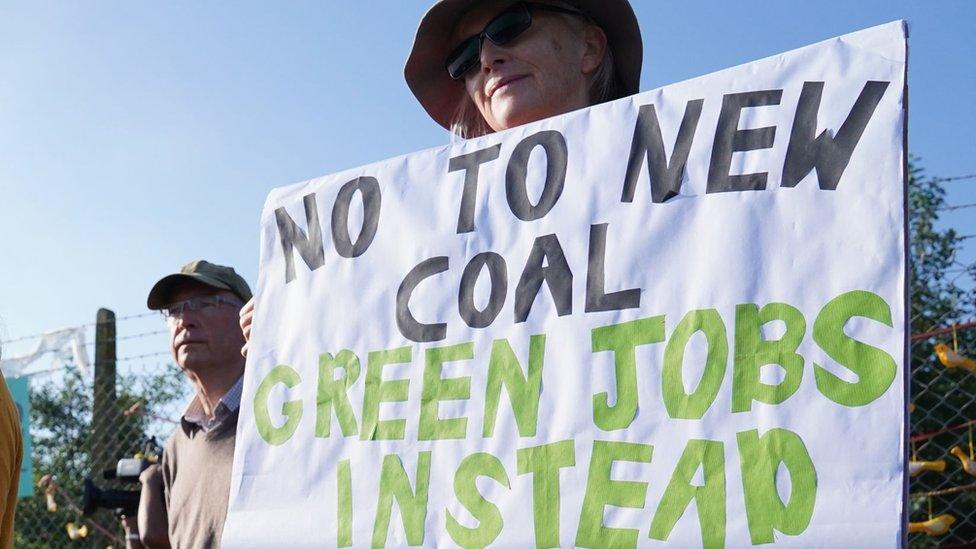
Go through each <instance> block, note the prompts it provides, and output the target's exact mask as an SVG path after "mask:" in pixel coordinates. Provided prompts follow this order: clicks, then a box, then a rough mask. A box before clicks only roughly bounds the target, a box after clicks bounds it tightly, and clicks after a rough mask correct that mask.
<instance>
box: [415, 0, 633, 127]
mask: <svg viewBox="0 0 976 549" xmlns="http://www.w3.org/2000/svg"><path fill="white" fill-rule="evenodd" d="M476 2H477V0H441V1H439V2H437V3H436V4H435V5H434V6H433V7H431V8H430V10H428V11H427V13H426V14H425V15H424V17H423V19H421V20H420V26H419V27H418V28H417V34H416V36H415V37H414V42H413V48H412V49H411V50H410V56H409V57H408V58H407V63H406V65H405V66H404V68H403V76H404V78H405V79H406V81H407V86H408V87H409V88H410V91H411V92H413V94H414V96H415V97H416V98H417V100H418V101H420V104H421V105H422V106H423V107H424V110H426V111H427V114H429V115H430V117H431V118H433V119H434V121H435V122H437V123H438V124H440V125H441V126H443V127H444V128H446V129H448V130H449V129H450V126H451V122H452V120H451V119H452V118H453V117H454V115H455V112H456V110H457V107H458V105H460V104H461V100H462V99H463V98H464V96H465V93H466V92H465V89H464V82H463V81H460V80H453V79H452V78H451V77H450V76H449V75H448V74H447V69H446V68H444V61H445V59H447V56H448V54H449V53H450V52H451V50H453V49H454V47H455V46H457V44H454V43H453V42H452V38H453V36H452V34H453V32H454V25H455V23H457V21H458V19H459V18H460V17H461V15H463V14H464V12H466V11H467V10H468V9H469V8H470V7H471V6H472V5H473V4H475V3H476ZM569 3H570V4H573V5H575V6H576V7H578V8H579V9H581V10H582V11H583V12H585V13H586V14H587V15H589V16H590V17H591V18H592V19H593V20H594V21H595V22H596V24H597V25H599V26H600V27H601V28H602V29H603V32H604V33H606V35H607V42H608V45H609V47H610V51H612V52H613V58H614V69H615V72H616V75H617V81H618V84H619V87H620V89H619V90H618V91H619V93H618V94H617V95H618V97H625V96H628V95H633V94H635V93H637V92H638V90H639V89H640V73H641V63H642V62H643V58H644V45H643V42H642V40H641V34H640V25H638V23H637V16H636V15H634V10H633V8H631V6H630V2H628V1H627V0H569ZM615 99H616V98H615Z"/></svg>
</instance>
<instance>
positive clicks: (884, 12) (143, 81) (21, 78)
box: [0, 0, 976, 356]
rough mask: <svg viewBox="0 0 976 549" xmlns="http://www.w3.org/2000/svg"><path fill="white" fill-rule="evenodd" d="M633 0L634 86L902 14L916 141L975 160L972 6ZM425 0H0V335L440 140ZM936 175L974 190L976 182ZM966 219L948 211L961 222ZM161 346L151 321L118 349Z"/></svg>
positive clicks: (9, 348) (247, 241)
mask: <svg viewBox="0 0 976 549" xmlns="http://www.w3.org/2000/svg"><path fill="white" fill-rule="evenodd" d="M632 3H633V5H634V7H635V9H636V12H637V14H638V18H639V20H640V24H641V29H642V32H643V35H644V44H645V48H644V52H645V53H644V68H643V77H642V81H641V89H642V90H649V89H652V88H656V87H659V86H663V85H667V84H669V83H672V82H677V81H680V80H684V79H688V78H693V77H695V76H700V75H703V74H707V73H709V72H712V71H716V70H720V69H723V68H726V67H729V66H733V65H738V64H741V63H746V62H749V61H752V60H755V59H759V58H763V57H767V56H770V55H774V54H777V53H780V52H783V51H786V50H790V49H793V48H797V47H801V46H804V45H807V44H811V43H814V42H818V41H821V40H824V39H828V38H831V37H834V36H837V35H841V34H844V33H848V32H852V31H855V30H859V29H862V28H865V27H870V26H873V25H876V24H880V23H884V22H887V21H891V20H894V19H907V20H908V21H909V24H910V31H911V38H910V63H909V67H910V70H909V86H910V115H909V116H910V125H909V127H910V150H911V151H912V152H913V153H914V154H916V155H918V156H920V157H921V158H922V165H924V167H925V168H926V169H927V170H928V172H929V173H930V174H934V175H940V176H955V175H965V174H973V173H976V134H974V128H976V106H974V99H976V91H974V90H976V33H974V32H973V22H974V21H976V2H974V1H973V0H915V1H906V0H843V1H839V0H817V1H815V2H810V1H802V2H801V1H782V0H779V1H773V0H736V1H734V2H730V1H727V0H713V1H697V0H686V1H682V2H676V1H664V0H654V1H652V0H633V2H632ZM429 5H430V2H428V1H426V0H425V1H413V0H409V1H408V0H397V1H394V0H377V1H369V2H339V1H308V2H299V1H283V2H250V1H234V2H230V1H207V2H201V1H199V0H193V1H167V2H149V1H125V2H123V1H117V2H108V1H91V2H67V1H62V2H50V1H47V0H23V1H21V0H3V1H2V2H0V340H9V339H12V338H18V337H21V336H27V335H30V334H34V333H38V332H43V331H49V330H53V329H57V328H61V327H68V326H76V325H80V324H85V323H90V322H92V321H94V319H95V311H96V310H97V309H98V308H99V307H108V308H110V309H113V310H115V311H116V313H118V314H119V315H120V316H123V315H132V314H139V313H143V312H146V309H145V300H146V294H147V292H148V290H149V288H150V286H151V285H152V284H153V283H154V282H155V280H157V279H158V278H159V277H160V276H162V275H164V274H168V273H170V272H173V271H175V270H176V269H178V268H179V266H180V265H181V264H183V263H184V262H186V261H188V260H191V259H195V258H208V259H211V260H214V261H217V262H220V263H224V264H229V265H233V266H234V267H236V268H237V269H238V270H239V271H240V272H242V273H243V274H244V276H245V277H246V278H247V279H248V281H249V282H251V283H252V285H253V284H255V283H256V281H257V268H258V265H257V263H258V217H259V214H260V211H261V207H262V204H263V202H264V198H265V196H266V195H267V193H268V191H269V190H270V189H271V188H272V187H276V186H281V185H284V184H288V183H293V182H297V181H301V180H305V179H309V178H312V177H316V176H320V175H324V174H327V173H331V172H335V171H339V170H342V169H346V168H350V167H354V166H357V165H361V164H366V163H371V162H374V161H378V160H382V159H385V158H388V157H391V156H396V155H399V154H404V153H408V152H412V151H416V150H421V149H425V148H429V147H433V146H438V145H443V144H445V143H447V142H448V140H449V137H448V135H447V133H446V132H445V131H443V130H441V129H440V127H439V126H437V125H436V124H434V123H433V122H432V121H431V120H430V119H429V118H427V116H426V114H425V112H424V111H423V110H422V109H421V107H420V106H419V104H417V103H416V101H415V100H414V98H413V96H412V95H411V94H410V92H409V91H408V89H407V87H406V85H405V83H404V82H403V77H402V65H403V61H404V59H405V58H406V55H407V52H408V50H409V46H410V44H411V41H412V38H413V32H414V30H415V29H416V24H417V22H418V21H419V19H420V17H421V15H422V14H423V13H424V11H425V10H426V8H427V7H428V6H429ZM948 185H950V187H949V188H950V196H949V201H950V203H952V204H962V203H971V202H976V181H962V182H958V183H952V184H948ZM974 214H976V209H963V210H958V211H956V212H953V213H952V215H951V216H948V217H947V218H946V223H947V224H949V225H950V226H953V227H955V228H956V229H958V230H959V231H960V233H962V234H973V233H976V222H974V221H973V216H974ZM968 242H970V244H969V248H970V249H967V254H966V258H965V261H967V262H968V261H972V260H973V259H974V258H976V253H974V252H976V240H971V241H968ZM162 328H163V324H162V321H161V319H159V320H157V319H155V318H147V319H138V320H135V321H127V322H125V323H121V324H120V326H119V331H120V335H122V336H125V335H130V336H131V335H137V334H139V333H142V332H145V331H154V330H160V329H162ZM91 334H92V332H91V331H89V336H91ZM34 343H36V342H33V341H20V342H15V343H9V344H6V345H5V347H6V348H5V349H4V354H5V355H6V356H14V355H17V354H20V353H22V352H26V351H27V350H29V347H31V346H32V345H33V344H34ZM165 349H166V338H165V336H162V335H158V334H157V335H153V336H149V337H136V338H133V339H130V340H126V341H124V342H120V344H119V355H120V356H128V355H134V354H140V353H149V352H154V351H164V350H165Z"/></svg>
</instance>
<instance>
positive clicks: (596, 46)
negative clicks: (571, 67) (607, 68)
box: [580, 25, 607, 74]
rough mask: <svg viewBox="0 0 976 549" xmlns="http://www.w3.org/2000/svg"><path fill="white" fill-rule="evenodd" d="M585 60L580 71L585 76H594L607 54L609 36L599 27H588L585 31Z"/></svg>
mask: <svg viewBox="0 0 976 549" xmlns="http://www.w3.org/2000/svg"><path fill="white" fill-rule="evenodd" d="M583 48H584V49H583V58H582V60H581V61H582V63H581V64H580V69H581V70H582V72H583V74H593V73H594V72H596V70H597V69H599V68H600V63H602V62H603V57H604V55H606V52H607V35H606V33H604V32H603V29H601V28H600V27H598V26H597V25H586V27H584V29H583Z"/></svg>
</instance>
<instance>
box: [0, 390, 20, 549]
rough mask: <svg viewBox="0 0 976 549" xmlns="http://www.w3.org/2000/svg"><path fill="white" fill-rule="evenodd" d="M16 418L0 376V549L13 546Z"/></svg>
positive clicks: (17, 476)
mask: <svg viewBox="0 0 976 549" xmlns="http://www.w3.org/2000/svg"><path fill="white" fill-rule="evenodd" d="M23 443H24V441H23V439H22V438H21V434H20V415H19V414H18V413H17V406H16V405H14V400H13V398H12V397H11V396H10V391H9V390H7V383H6V382H5V381H4V380H3V374H2V373H0V549H8V548H10V547H13V543H14V508H15V507H16V506H17V487H18V483H19V481H20V462H21V460H22V459H23V452H24V448H23Z"/></svg>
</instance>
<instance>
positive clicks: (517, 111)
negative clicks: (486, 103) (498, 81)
mask: <svg viewBox="0 0 976 549" xmlns="http://www.w3.org/2000/svg"><path fill="white" fill-rule="evenodd" d="M496 112H497V116H495V117H494V119H495V122H494V123H493V124H491V126H492V128H493V129H494V130H495V131H501V130H507V129H509V128H514V127H516V126H521V125H522V124H528V123H530V122H535V121H536V120H542V119H543V118H548V117H549V116H551V115H548V114H546V113H545V112H544V111H543V110H542V109H539V108H528V107H522V108H520V107H518V106H512V108H506V109H502V110H500V111H496Z"/></svg>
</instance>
